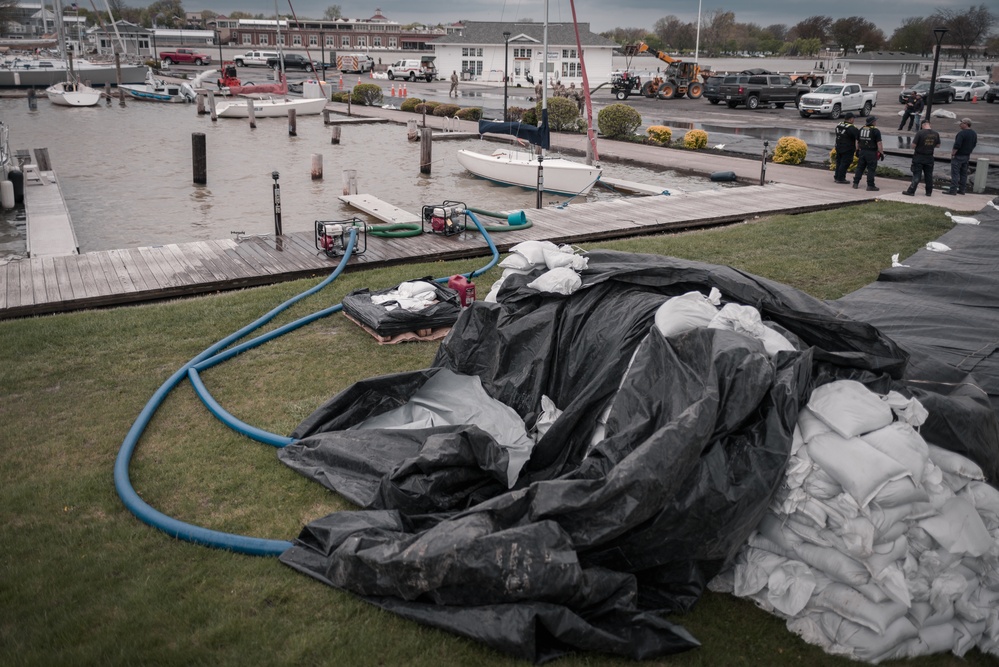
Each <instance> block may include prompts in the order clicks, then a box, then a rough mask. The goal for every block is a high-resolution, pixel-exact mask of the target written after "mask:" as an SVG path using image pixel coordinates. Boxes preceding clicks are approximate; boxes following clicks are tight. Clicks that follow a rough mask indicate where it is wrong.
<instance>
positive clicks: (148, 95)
mask: <svg viewBox="0 0 999 667" xmlns="http://www.w3.org/2000/svg"><path fill="white" fill-rule="evenodd" d="M119 87H120V88H121V89H122V90H124V91H125V92H126V93H127V94H128V95H130V96H131V97H134V98H135V99H137V100H149V101H151V102H173V103H178V102H191V101H193V100H194V99H195V98H196V97H197V94H196V93H195V92H194V89H193V88H191V86H190V85H188V84H186V83H168V82H166V81H163V79H157V78H156V77H154V76H153V71H152V70H151V69H150V70H148V71H147V72H146V81H145V83H138V84H136V83H133V84H122V85H121V86H119Z"/></svg>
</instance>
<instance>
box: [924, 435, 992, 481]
mask: <svg viewBox="0 0 999 667" xmlns="http://www.w3.org/2000/svg"><path fill="white" fill-rule="evenodd" d="M929 454H930V460H931V461H933V463H934V465H936V466H938V467H939V468H940V469H941V470H943V471H944V472H949V473H950V474H952V475H958V476H960V477H964V478H965V479H969V480H972V479H973V480H977V481H979V482H980V481H982V480H984V479H985V473H983V472H982V469H981V468H980V467H979V466H978V464H977V463H975V462H974V461H972V460H971V459H969V458H967V457H965V456H961V455H960V454H958V453H956V452H952V451H950V450H948V449H944V448H943V447H937V446H936V445H932V444H931V445H929Z"/></svg>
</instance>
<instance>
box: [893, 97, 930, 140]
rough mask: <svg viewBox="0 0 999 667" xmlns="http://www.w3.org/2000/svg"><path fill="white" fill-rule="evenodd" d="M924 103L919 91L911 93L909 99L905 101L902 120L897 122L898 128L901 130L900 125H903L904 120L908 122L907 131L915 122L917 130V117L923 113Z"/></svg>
mask: <svg viewBox="0 0 999 667" xmlns="http://www.w3.org/2000/svg"><path fill="white" fill-rule="evenodd" d="M925 106H926V103H925V102H923V96H922V95H920V94H919V93H913V94H912V96H911V97H909V101H908V102H906V103H905V109H904V111H903V112H902V122H901V123H899V124H898V129H899V131H900V132H901V131H902V127H903V126H904V125H905V123H906V121H908V123H909V128H908V131H909V132H912V125H913V123H915V125H916V130H919V127H920V125H919V119H920V117H921V116H922V115H923V107H925Z"/></svg>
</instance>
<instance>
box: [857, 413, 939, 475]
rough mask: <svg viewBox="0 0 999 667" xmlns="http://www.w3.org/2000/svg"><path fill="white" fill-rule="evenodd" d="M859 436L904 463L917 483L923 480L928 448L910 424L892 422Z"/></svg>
mask: <svg viewBox="0 0 999 667" xmlns="http://www.w3.org/2000/svg"><path fill="white" fill-rule="evenodd" d="M860 438H861V440H863V441H864V442H866V443H867V444H869V445H870V446H871V447H874V449H876V450H878V451H879V452H881V453H883V454H887V455H888V456H890V457H891V458H893V459H895V460H896V461H898V462H899V463H901V464H902V465H904V466H905V467H906V469H907V470H908V471H909V472H910V473H912V479H913V480H914V481H915V482H916V483H917V484H919V483H921V482H922V481H923V470H924V469H925V468H926V463H927V461H929V459H930V450H929V446H928V445H927V444H926V441H925V440H923V436H921V435H919V433H918V432H917V431H916V429H914V428H912V426H910V425H909V424H906V423H905V422H893V423H891V424H889V425H888V426H885V427H884V428H879V429H877V430H876V431H871V432H869V433H865V434H863V435H862V436H860Z"/></svg>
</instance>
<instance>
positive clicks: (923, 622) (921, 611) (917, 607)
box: [907, 602, 954, 650]
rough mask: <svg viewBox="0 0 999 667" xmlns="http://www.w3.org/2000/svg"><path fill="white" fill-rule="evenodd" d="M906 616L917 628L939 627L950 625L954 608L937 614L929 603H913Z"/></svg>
mask: <svg viewBox="0 0 999 667" xmlns="http://www.w3.org/2000/svg"><path fill="white" fill-rule="evenodd" d="M907 615H908V616H909V619H910V620H911V621H912V622H913V623H914V624H915V626H916V627H917V628H922V627H927V626H930V625H940V624H941V623H950V621H951V619H953V618H954V607H948V608H947V609H945V610H944V611H942V612H938V611H936V610H934V609H933V606H932V605H931V604H930V603H929V602H913V603H912V605H911V606H910V607H909V611H908V612H907ZM948 650H949V649H948Z"/></svg>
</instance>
